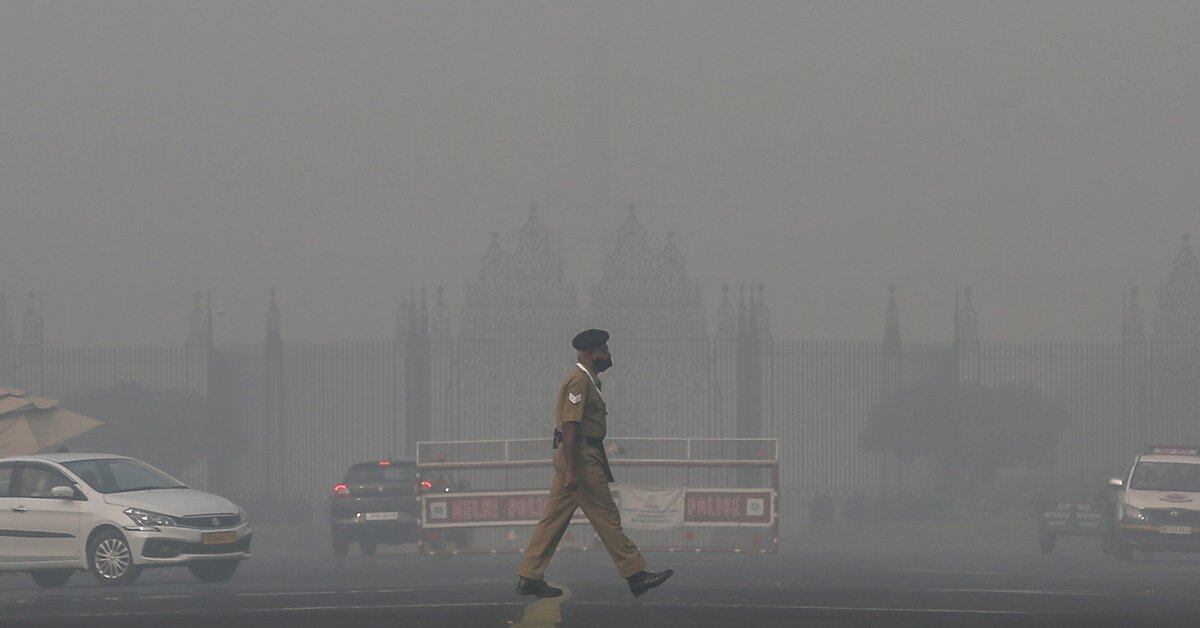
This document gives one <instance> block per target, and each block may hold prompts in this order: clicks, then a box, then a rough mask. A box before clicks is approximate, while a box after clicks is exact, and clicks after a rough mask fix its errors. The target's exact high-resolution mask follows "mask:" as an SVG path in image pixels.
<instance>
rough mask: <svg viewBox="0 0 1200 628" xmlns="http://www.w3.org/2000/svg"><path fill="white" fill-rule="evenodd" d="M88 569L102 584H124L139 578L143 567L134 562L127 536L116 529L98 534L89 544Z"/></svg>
mask: <svg viewBox="0 0 1200 628" xmlns="http://www.w3.org/2000/svg"><path fill="white" fill-rule="evenodd" d="M88 569H90V570H91V572H92V575H93V576H95V577H96V580H98V581H99V582H100V584H103V585H106V586H123V585H126V584H129V583H131V582H133V581H134V580H137V577H138V576H139V575H141V573H142V568H141V567H139V566H137V565H135V564H133V552H132V551H131V550H130V549H129V542H128V541H126V540H125V536H124V535H123V534H121V533H120V532H117V531H116V530H107V531H105V532H101V533H100V534H98V535H96V538H94V539H92V543H91V545H89V546H88Z"/></svg>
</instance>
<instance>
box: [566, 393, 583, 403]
mask: <svg viewBox="0 0 1200 628" xmlns="http://www.w3.org/2000/svg"><path fill="white" fill-rule="evenodd" d="M567 400H568V401H570V402H571V403H579V402H580V401H583V394H582V393H581V394H578V395H576V394H575V393H567Z"/></svg>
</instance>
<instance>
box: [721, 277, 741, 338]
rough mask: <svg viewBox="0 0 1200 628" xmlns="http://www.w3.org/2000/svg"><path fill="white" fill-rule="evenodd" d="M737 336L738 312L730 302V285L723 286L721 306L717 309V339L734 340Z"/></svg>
mask: <svg viewBox="0 0 1200 628" xmlns="http://www.w3.org/2000/svg"><path fill="white" fill-rule="evenodd" d="M736 334H737V310H735V309H734V307H733V303H732V302H730V300H729V284H724V285H722V286H721V306H720V307H719V308H717V337H719V338H733V337H734V335H736Z"/></svg>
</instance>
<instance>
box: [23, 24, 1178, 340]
mask: <svg viewBox="0 0 1200 628" xmlns="http://www.w3.org/2000/svg"><path fill="white" fill-rule="evenodd" d="M1198 32H1200V7H1198V6H1197V5H1195V4H1194V3H1182V2H1181V3H1155V4H1133V3H1126V2H1056V3H1042V2H1027V3H1025V2H1009V3H974V2H920V3H904V4H901V3H871V2H814V3H803V4H798V3H787V2H785V3H765V2H764V3H736V4H734V3H714V4H707V3H705V4H701V3H695V2H656V3H636V2H633V3H623V2H611V3H610V2H603V3H602V2H589V3H570V4H566V3H563V4H560V3H533V2H521V3H491V2H479V3H462V2H429V3H399V4H397V3H381V4H374V3H349V4H324V3H299V2H287V3H282V2H281V3H257V4H243V3H232V2H231V3H204V4H175V3H171V4H166V3H151V4H147V3H129V2H106V3H53V4H52V3H36V4H35V3H4V4H0V85H2V86H3V87H0V138H2V140H3V146H4V147H5V150H3V151H2V152H0V190H3V193H2V194H0V289H3V290H4V291H5V292H6V293H7V295H8V307H9V311H10V312H11V313H12V314H13V316H14V318H15V319H16V320H17V322H18V323H19V319H20V316H21V312H22V311H23V310H24V307H25V298H24V293H25V292H26V291H28V290H36V291H37V292H38V294H39V295H40V296H41V298H43V299H44V301H45V304H46V331H47V337H48V341H49V342H51V343H53V344H76V343H84V344H131V343H138V344H143V343H144V344H157V343H181V342H183V340H184V339H185V338H186V333H187V314H188V312H189V310H190V308H191V299H192V293H193V292H194V291H196V290H205V291H207V290H211V291H212V292H213V295H214V299H215V300H216V302H217V304H218V306H219V307H222V308H223V309H224V310H225V312H226V314H225V316H224V317H222V320H221V321H220V322H219V327H218V329H217V334H218V340H220V341H223V342H257V341H260V340H261V338H262V330H263V324H264V318H265V311H266V307H267V291H268V289H269V288H270V287H275V288H276V289H277V290H278V293H279V301H280V308H281V311H282V315H283V321H284V322H283V325H284V330H283V333H284V337H285V339H286V340H289V341H303V340H339V339H386V338H389V337H390V336H391V334H392V330H393V326H394V313H395V309H396V307H397V305H398V304H399V303H400V301H401V299H403V298H404V297H406V296H407V295H408V291H409V288H410V287H412V286H420V285H422V284H424V285H428V286H430V287H433V286H436V285H439V284H442V285H445V286H446V289H447V296H448V297H449V299H450V301H451V305H452V307H455V308H457V306H458V305H460V304H461V302H462V295H463V290H464V289H465V287H466V286H467V285H468V284H469V283H470V282H471V281H472V280H473V279H474V277H475V276H476V275H477V273H478V271H479V263H480V259H481V257H482V255H483V254H484V252H485V250H486V249H487V246H488V241H489V238H490V233H491V232H493V231H499V232H501V233H502V234H511V233H513V232H515V231H516V230H517V229H518V228H519V227H520V225H521V224H522V223H523V222H524V220H525V219H526V217H527V215H528V212H529V206H530V204H531V203H537V204H538V206H539V214H540V215H541V217H542V220H543V221H544V222H545V224H546V225H547V227H548V228H550V229H551V230H552V231H554V232H556V233H557V234H558V238H559V241H560V242H562V245H563V248H564V253H565V260H566V273H567V277H568V279H569V280H571V281H573V282H574V283H575V284H576V286H577V288H578V289H579V294H580V299H581V305H582V306H586V298H587V288H588V287H589V286H590V285H591V283H592V282H593V281H595V280H596V279H597V278H598V276H599V271H600V269H599V264H600V262H601V260H602V259H603V256H604V254H605V252H606V251H607V247H608V246H609V245H610V242H611V238H612V235H613V234H614V233H615V231H616V229H617V227H618V226H619V225H620V224H621V221H622V220H624V218H625V214H626V209H625V205H626V204H627V203H631V202H632V203H635V204H636V205H637V206H638V214H639V217H640V219H641V221H642V223H643V225H644V226H645V227H646V228H647V230H649V231H650V232H651V234H653V235H654V236H655V237H657V238H661V237H662V236H663V235H664V234H665V233H666V232H667V231H673V232H674V234H675V240H676V243H677V244H678V246H679V248H680V250H681V251H682V253H683V255H684V257H685V259H686V260H687V267H688V272H689V274H690V275H691V277H692V278H693V280H695V281H696V282H697V283H699V284H700V285H701V287H702V288H703V290H704V298H705V304H706V306H707V307H708V308H709V315H710V317H711V315H712V313H713V310H714V309H715V307H716V305H717V303H718V301H719V298H720V286H721V284H723V283H729V284H732V285H734V286H736V285H737V284H739V283H753V284H763V285H765V286H766V291H767V299H768V305H769V307H770V309H771V314H772V323H773V325H774V331H775V335H776V336H777V337H805V338H866V339H871V338H878V337H880V336H881V335H882V327H883V309H884V307H885V305H886V300H887V286H888V285H889V284H894V285H896V287H897V298H898V299H899V301H900V311H901V325H902V329H903V333H904V336H905V337H906V338H914V339H948V337H949V334H950V332H951V329H952V321H951V316H952V308H953V299H954V288H955V287H956V286H960V287H961V286H968V285H969V286H972V287H974V289H975V305H976V308H977V310H978V311H979V317H980V333H981V335H982V336H983V338H985V339H991V340H1016V339H1047V338H1059V339H1117V338H1118V337H1119V332H1120V314H1121V313H1120V306H1121V296H1122V295H1121V292H1122V290H1123V289H1125V288H1126V287H1128V286H1134V285H1136V286H1138V287H1140V288H1141V292H1140V295H1141V306H1142V309H1143V311H1144V312H1145V313H1146V315H1147V317H1148V318H1149V317H1150V316H1152V314H1153V308H1154V304H1155V289H1156V288H1157V286H1158V285H1159V284H1160V283H1161V282H1162V281H1164V280H1165V279H1166V276H1167V274H1168V272H1169V271H1170V265H1171V261H1172V259H1173V258H1174V256H1175V254H1176V253H1177V251H1178V250H1179V245H1180V236H1181V235H1182V234H1184V233H1188V232H1195V233H1200V212H1198V211H1197V210H1198V209H1200V200H1198V199H1200V176H1197V175H1198V174H1200V172H1198V164H1200V125H1197V124H1196V123H1195V121H1194V117H1195V113H1194V112H1195V111H1197V110H1200V61H1197V60H1200V39H1198V38H1196V37H1195V35H1196V33H1198Z"/></svg>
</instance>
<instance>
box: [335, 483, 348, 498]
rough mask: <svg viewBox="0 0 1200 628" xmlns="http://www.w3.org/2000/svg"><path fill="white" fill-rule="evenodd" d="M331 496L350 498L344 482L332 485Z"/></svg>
mask: <svg viewBox="0 0 1200 628" xmlns="http://www.w3.org/2000/svg"><path fill="white" fill-rule="evenodd" d="M333 496H334V497H349V496H350V487H349V486H347V485H346V483H345V482H338V483H337V484H334V485H333Z"/></svg>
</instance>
